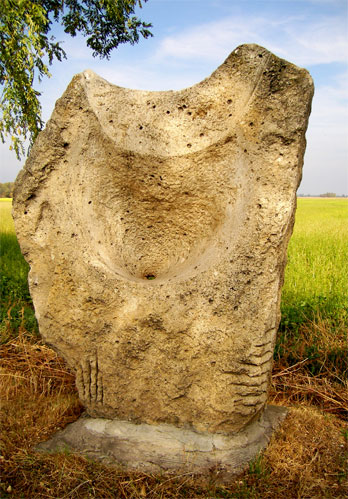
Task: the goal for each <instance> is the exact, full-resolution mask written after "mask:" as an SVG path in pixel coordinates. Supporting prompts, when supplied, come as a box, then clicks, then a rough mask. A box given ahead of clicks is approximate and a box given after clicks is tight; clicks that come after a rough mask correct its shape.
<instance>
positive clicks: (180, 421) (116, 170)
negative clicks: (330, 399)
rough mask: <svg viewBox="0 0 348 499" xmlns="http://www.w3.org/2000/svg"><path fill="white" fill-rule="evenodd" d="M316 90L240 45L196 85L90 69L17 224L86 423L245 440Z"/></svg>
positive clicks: (259, 386)
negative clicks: (128, 80) (130, 85)
mask: <svg viewBox="0 0 348 499" xmlns="http://www.w3.org/2000/svg"><path fill="white" fill-rule="evenodd" d="M312 94H313V85H312V81H311V78H310V76H309V74H308V73H307V71H305V70H304V69H300V68H298V67H296V66H294V65H292V64H290V63H288V62H286V61H284V60H281V59H279V58H277V57H276V56H274V55H273V54H271V53H270V52H268V51H267V50H266V49H264V48H262V47H259V46H257V45H243V46H241V47H238V48H237V49H236V50H235V51H234V52H232V54H231V55H230V56H229V57H228V59H227V60H226V61H225V62H224V63H223V64H222V65H221V66H220V67H219V68H218V69H217V70H216V71H215V72H214V73H213V74H212V75H211V76H210V77H209V78H207V79H206V80H204V81H203V82H201V83H199V84H197V85H195V86H193V87H191V88H188V89H184V90H181V91H178V92H171V91H166V92H147V91H135V90H128V89H124V88H120V87H117V86H114V85H111V84H109V83H108V82H106V81H105V80H103V79H102V78H100V77H98V76H97V75H96V74H94V73H93V72H92V71H86V72H84V73H81V74H79V75H77V76H75V77H74V78H73V80H72V82H71V83H70V85H69V86H68V88H67V90H66V92H65V93H64V95H63V96H62V98H61V99H59V100H58V101H57V103H56V107H55V110H54V112H53V115H52V117H51V119H50V121H49V122H48V124H47V127H46V129H45V130H44V131H43V132H42V133H41V134H40V135H39V137H38V139H37V141H36V143H35V145H34V147H33V149H32V152H31V155H30V157H29V159H28V161H27V163H26V165H25V167H24V169H23V170H22V172H21V173H20V174H19V176H18V179H17V181H16V187H15V195H14V211H13V213H14V218H15V226H16V231H17V235H18V239H19V242H20V245H21V248H22V251H23V254H24V255H25V257H26V259H27V261H28V262H29V264H30V267H31V270H30V277H29V281H30V291H31V294H32V297H33V301H34V305H35V311H36V315H37V318H38V321H39V327H40V332H41V335H42V337H43V339H44V340H45V341H46V342H47V343H48V344H50V345H51V346H53V348H55V349H56V350H57V351H58V353H60V354H61V355H62V356H63V357H65V359H66V360H67V361H68V363H69V365H70V366H71V367H72V368H73V369H74V370H75V371H76V376H77V387H78V390H79V395H80V398H81V400H82V401H83V403H84V404H85V406H86V410H87V411H88V413H89V415H90V416H93V417H105V418H111V419H114V418H115V419H121V420H126V421H132V422H136V423H147V424H160V423H166V424H173V425H176V426H177V427H189V428H192V429H193V430H195V431H201V432H211V433H219V432H223V433H226V432H227V433H228V432H230V433H232V432H236V431H239V430H240V429H241V428H243V427H245V426H246V425H247V424H248V422H249V421H251V420H253V418H255V417H256V415H257V414H258V413H259V412H260V411H262V409H263V408H264V405H265V403H266V399H267V390H268V385H269V378H270V372H271V367H272V355H273V346H274V341H275V334H276V330H277V327H278V323H279V318H280V315H279V302H280V291H281V286H282V283H283V274H284V266H285V261H286V249H287V244H288V241H289V238H290V235H291V232H292V228H293V222H294V211H295V204H296V196H295V193H296V189H297V187H298V185H299V182H300V179H301V169H302V162H303V154H304V150H305V131H306V127H307V121H308V116H309V113H310V104H311V98H312Z"/></svg>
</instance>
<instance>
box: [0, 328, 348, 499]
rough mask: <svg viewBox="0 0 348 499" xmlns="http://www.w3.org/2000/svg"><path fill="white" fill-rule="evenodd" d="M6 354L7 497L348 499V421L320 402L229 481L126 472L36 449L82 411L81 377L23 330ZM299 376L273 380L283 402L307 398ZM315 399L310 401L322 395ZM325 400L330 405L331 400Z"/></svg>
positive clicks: (296, 413)
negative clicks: (347, 425)
mask: <svg viewBox="0 0 348 499" xmlns="http://www.w3.org/2000/svg"><path fill="white" fill-rule="evenodd" d="M1 359H2V360H1V368H2V370H1V377H0V381H1V385H0V396H1V400H2V402H1V404H2V413H1V417H2V421H1V424H2V434H1V435H2V441H1V454H2V455H1V465H2V478H1V483H0V497H1V498H5V497H18V498H19V497H22V498H87V497H96V498H144V497H147V498H154V499H157V498H161V499H164V498H185V497H187V498H192V499H193V498H198V497H200V498H258V497H260V498H277V499H281V498H287V499H288V498H307V497H308V498H316V497H317V498H319V497H320V498H322V497H325V498H330V497H335V498H340V497H342V498H343V497H346V493H347V487H346V482H344V470H345V463H344V459H345V458H344V456H345V452H346V449H345V439H344V436H343V433H342V430H343V429H344V422H343V421H342V419H340V418H339V417H337V416H336V415H332V414H325V413H323V412H322V411H320V410H319V409H316V408H313V407H303V406H302V407H298V408H292V409H291V411H290V414H289V416H288V418H287V420H286V421H285V423H284V425H283V426H282V428H281V430H280V431H279V432H278V434H277V435H275V437H274V438H273V440H272V442H271V444H270V446H269V447H268V449H267V450H266V452H265V454H264V456H263V457H261V456H260V458H258V459H257V460H255V461H254V462H253V463H251V465H250V469H249V470H248V471H247V472H245V473H244V474H242V475H241V476H239V477H237V478H236V480H234V481H233V482H231V483H229V484H228V485H224V486H221V485H218V482H217V477H216V476H215V474H214V472H213V471H212V473H211V476H209V477H207V476H205V477H204V481H203V480H202V477H198V476H192V475H191V474H186V475H180V476H168V475H150V474H145V473H127V472H125V471H124V470H122V469H121V468H116V467H108V466H104V465H102V464H99V463H93V462H90V461H88V460H87V459H85V458H83V457H79V456H75V455H69V454H64V453H61V454H56V455H45V454H39V453H36V452H35V451H34V450H33V447H34V446H35V445H36V444H37V443H38V442H39V441H42V440H45V439H47V438H48V437H49V435H51V434H52V433H53V432H54V431H56V430H57V429H58V428H61V427H64V426H65V425H66V424H67V423H68V422H71V421H73V420H75V419H77V417H78V416H79V415H80V413H81V411H82V407H81V406H80V404H79V401H78V398H77V394H76V391H75V387H74V378H73V376H72V374H71V373H70V372H69V371H68V370H67V368H66V366H65V364H64V361H63V360H62V359H60V358H59V357H58V356H57V355H56V354H55V353H54V352H53V351H52V350H51V349H49V348H48V347H46V346H44V345H42V344H41V343H40V342H34V340H31V339H30V338H29V337H26V336H25V334H24V332H23V331H22V334H21V335H20V337H19V338H17V339H16V340H13V341H10V342H9V343H7V344H6V345H4V346H3V347H2V355H1ZM303 364H305V363H303ZM301 373H302V374H301ZM300 374H301V375H302V376H305V374H304V373H303V371H301V366H300V365H298V366H296V367H294V368H293V369H290V370H285V371H284V372H281V371H279V370H278V372H276V373H275V378H274V379H275V380H277V381H276V383H278V382H279V386H281V387H282V390H281V391H278V392H276V391H273V396H274V398H275V399H277V397H278V394H277V393H280V395H279V397H280V398H281V401H282V403H283V404H289V403H292V402H293V401H294V400H295V401H297V400H301V397H300V395H299V393H300V391H301V390H299V391H298V393H297V395H296V397H298V398H296V397H295V395H294V393H295V391H294V390H295V388H294V386H292V387H291V390H290V389H289V388H288V386H287V390H288V389H289V390H290V392H287V391H286V390H284V385H289V383H290V384H291V383H292V382H293V381H294V376H295V375H296V376H297V377H298V376H299V375H300ZM298 379H299V378H297V381H296V382H297V383H298V382H299V381H298ZM289 380H290V382H289ZM311 383H313V381H311ZM304 384H305V383H304ZM309 384H310V383H308V380H307V385H306V386H307V387H308V385H309ZM275 386H277V385H275ZM317 388H318V387H317ZM325 390H327V387H325ZM307 391H308V388H307ZM325 393H326V392H325ZM289 394H290V395H289ZM331 395H332V397H334V396H335V395H334V394H332V393H331ZM311 397H312V396H311ZM311 397H309V396H308V398H307V402H308V403H310V402H311V403H313V402H316V401H317V399H314V398H313V397H312V398H311ZM324 398H325V397H324ZM322 399H323V396H322V395H321V396H320V397H319V400H320V405H323V403H322ZM326 403H327V401H326V399H325V404H326ZM325 404H324V406H323V408H324V409H325V410H327V409H328V408H329V407H331V405H330V404H332V401H330V403H329V405H325ZM327 412H337V413H338V414H341V412H340V410H338V411H331V409H330V410H327Z"/></svg>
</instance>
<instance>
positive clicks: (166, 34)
mask: <svg viewBox="0 0 348 499" xmlns="http://www.w3.org/2000/svg"><path fill="white" fill-rule="evenodd" d="M347 11H348V6H347V2H346V0H238V1H237V0H148V2H147V3H144V4H143V8H142V9H137V15H138V16H139V17H140V18H141V19H142V20H143V21H147V22H151V23H152V24H153V27H152V28H151V31H152V33H153V35H154V36H153V37H152V38H150V39H147V40H144V39H141V40H140V42H139V43H138V44H136V45H134V46H131V45H129V44H128V45H123V46H120V47H119V48H118V49H116V50H115V51H114V52H113V54H112V56H111V59H110V60H109V61H107V60H105V59H103V60H100V59H98V58H93V57H92V51H91V50H90V49H88V47H87V46H86V43H85V39H83V38H82V37H79V36H78V37H75V38H71V37H69V36H68V35H66V34H65V33H64V32H63V30H62V29H61V27H60V26H59V25H55V26H54V29H53V30H52V34H54V35H55V36H56V39H57V40H58V41H63V42H64V43H63V48H64V49H65V51H66V53H67V60H64V61H63V62H54V64H53V65H52V66H50V72H51V74H52V77H51V78H50V79H47V78H45V79H44V80H43V82H42V83H41V84H40V85H37V86H36V87H35V88H36V89H38V90H39V91H40V92H41V94H42V95H41V98H40V102H41V104H42V114H43V119H44V121H47V120H48V119H49V117H50V115H51V113H52V111H53V109H54V104H55V101H56V100H57V99H58V98H59V97H60V96H61V95H62V94H63V92H64V90H65V89H66V87H67V85H68V84H69V82H70V81H71V79H72V77H73V76H74V75H75V74H76V73H80V72H82V71H84V70H86V69H92V70H93V71H95V72H96V73H97V74H99V75H100V76H101V77H103V78H105V79H106V80H108V81H109V82H110V83H114V84H116V85H118V86H121V87H127V88H133V89H139V90H154V91H156V90H179V89H182V88H186V87H190V86H192V85H194V84H196V83H198V82H200V81H202V80H203V79H204V78H206V77H208V76H210V74H211V73H212V72H213V71H214V70H215V69H216V68H217V67H218V66H219V65H220V64H222V63H223V61H224V60H225V59H226V58H227V57H228V55H229V54H230V53H231V52H232V51H233V50H234V49H235V48H236V47H237V46H238V45H241V44H244V43H257V44H259V45H261V46H263V47H265V48H266V49H268V50H270V51H271V52H273V53H274V54H276V55H277V56H279V57H281V58H284V59H286V60H287V61H289V62H292V63H294V64H296V65H298V66H301V67H305V68H306V69H307V70H308V71H309V72H310V74H311V76H312V78H313V80H314V85H315V94H314V98H313V103H312V113H311V116H310V118H309V126H308V130H307V135H306V138H307V149H306V154H305V159H304V168H303V178H302V182H301V185H300V188H299V190H298V193H299V194H312V195H315V194H317V195H318V194H322V193H325V192H334V193H336V194H337V195H338V196H341V195H347V194H348V175H347V165H348V106H347V102H348V65H347V62H348V34H347V33H348V29H347V28H348V12H347ZM8 147H9V144H8V143H7V144H1V143H0V160H1V168H0V182H11V181H13V180H14V179H15V177H16V175H17V174H18V172H19V170H20V169H21V168H22V166H23V165H24V162H25V161H24V160H22V161H18V160H17V159H16V156H15V154H14V152H11V151H9V149H8Z"/></svg>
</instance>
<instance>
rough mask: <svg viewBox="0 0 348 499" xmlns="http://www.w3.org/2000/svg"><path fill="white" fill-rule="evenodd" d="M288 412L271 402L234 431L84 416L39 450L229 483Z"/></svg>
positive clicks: (37, 448)
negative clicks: (209, 475) (210, 475)
mask: <svg viewBox="0 0 348 499" xmlns="http://www.w3.org/2000/svg"><path fill="white" fill-rule="evenodd" d="M287 413H288V410H287V409H286V408H285V407H280V406H272V405H268V406H267V407H266V409H265V410H264V411H263V413H262V414H261V415H260V416H259V417H258V418H257V419H256V420H254V421H253V422H252V423H250V424H249V425H248V426H247V427H246V428H244V429H243V430H242V431H240V432H238V433H236V434H234V435H226V434H210V433H198V432H195V431H193V430H191V429H185V428H177V427H175V426H173V425H167V424H160V425H149V424H139V425H136V424H134V423H130V422H127V421H118V420H110V419H102V418H91V417H89V416H82V417H80V418H79V419H78V420H77V421H75V422H74V423H71V424H69V425H68V426H67V427H66V428H65V429H64V430H60V431H58V432H56V433H55V434H54V436H53V437H52V438H51V439H50V440H48V441H46V442H42V443H40V444H38V445H37V446H36V447H35V450H36V451H38V452H48V453H55V452H62V451H63V452H72V453H77V454H81V455H84V456H86V457H88V458H90V459H93V460H97V461H102V462H103V463H105V464H109V465H110V464H112V465H118V466H121V467H123V468H124V469H128V470H138V471H145V472H150V473H158V472H162V473H163V472H165V473H168V472H169V473H173V472H174V473H178V472H185V473H192V474H203V473H207V472H208V471H209V472H212V471H214V472H216V475H217V476H218V477H219V479H220V480H221V481H226V480H228V479H229V478H230V477H231V476H233V475H235V474H237V473H240V472H241V471H243V470H244V469H245V468H246V467H247V465H248V463H249V462H250V461H251V460H253V459H254V458H255V457H256V456H257V455H258V454H259V452H260V451H262V450H263V449H265V447H266V446H267V444H268V442H269V440H270V438H271V436H272V434H273V432H274V431H275V430H276V429H277V428H279V426H280V425H281V424H282V422H283V421H284V419H285V417H286V415H287Z"/></svg>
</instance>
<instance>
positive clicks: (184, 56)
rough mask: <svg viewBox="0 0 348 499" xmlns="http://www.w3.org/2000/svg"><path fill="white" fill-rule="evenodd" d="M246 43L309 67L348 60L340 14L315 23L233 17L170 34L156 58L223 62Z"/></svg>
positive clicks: (288, 18) (296, 20)
mask: <svg viewBox="0 0 348 499" xmlns="http://www.w3.org/2000/svg"><path fill="white" fill-rule="evenodd" d="M242 43H258V44H260V45H263V46H265V47H267V48H269V49H270V50H272V51H274V52H276V54H277V55H279V56H281V57H285V58H287V59H289V60H291V61H293V62H295V63H296V64H299V65H305V66H308V65H311V64H323V63H331V62H346V60H347V51H348V40H347V34H346V21H345V19H344V18H342V17H338V16H337V17H331V18H330V17H325V18H324V19H322V20H318V19H316V20H315V21H313V22H311V21H310V20H308V18H304V17H286V18H283V19H281V18H272V17H267V18H266V17H254V18H252V17H249V18H248V17H247V16H245V17H244V16H240V17H230V18H227V19H224V20H221V21H215V22H211V23H206V24H202V25H200V26H195V27H193V28H192V29H189V30H186V31H184V32H182V33H179V34H178V35H177V36H167V37H166V38H164V39H163V40H162V42H161V43H160V45H159V48H158V50H157V54H156V59H157V60H158V61H160V60H164V59H166V58H174V59H181V60H189V59H190V60H207V61H214V62H219V61H220V60H221V56H223V57H224V56H225V57H226V56H227V55H228V54H229V53H230V52H231V51H232V50H233V49H234V48H235V47H236V46H238V45H240V44H242Z"/></svg>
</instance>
